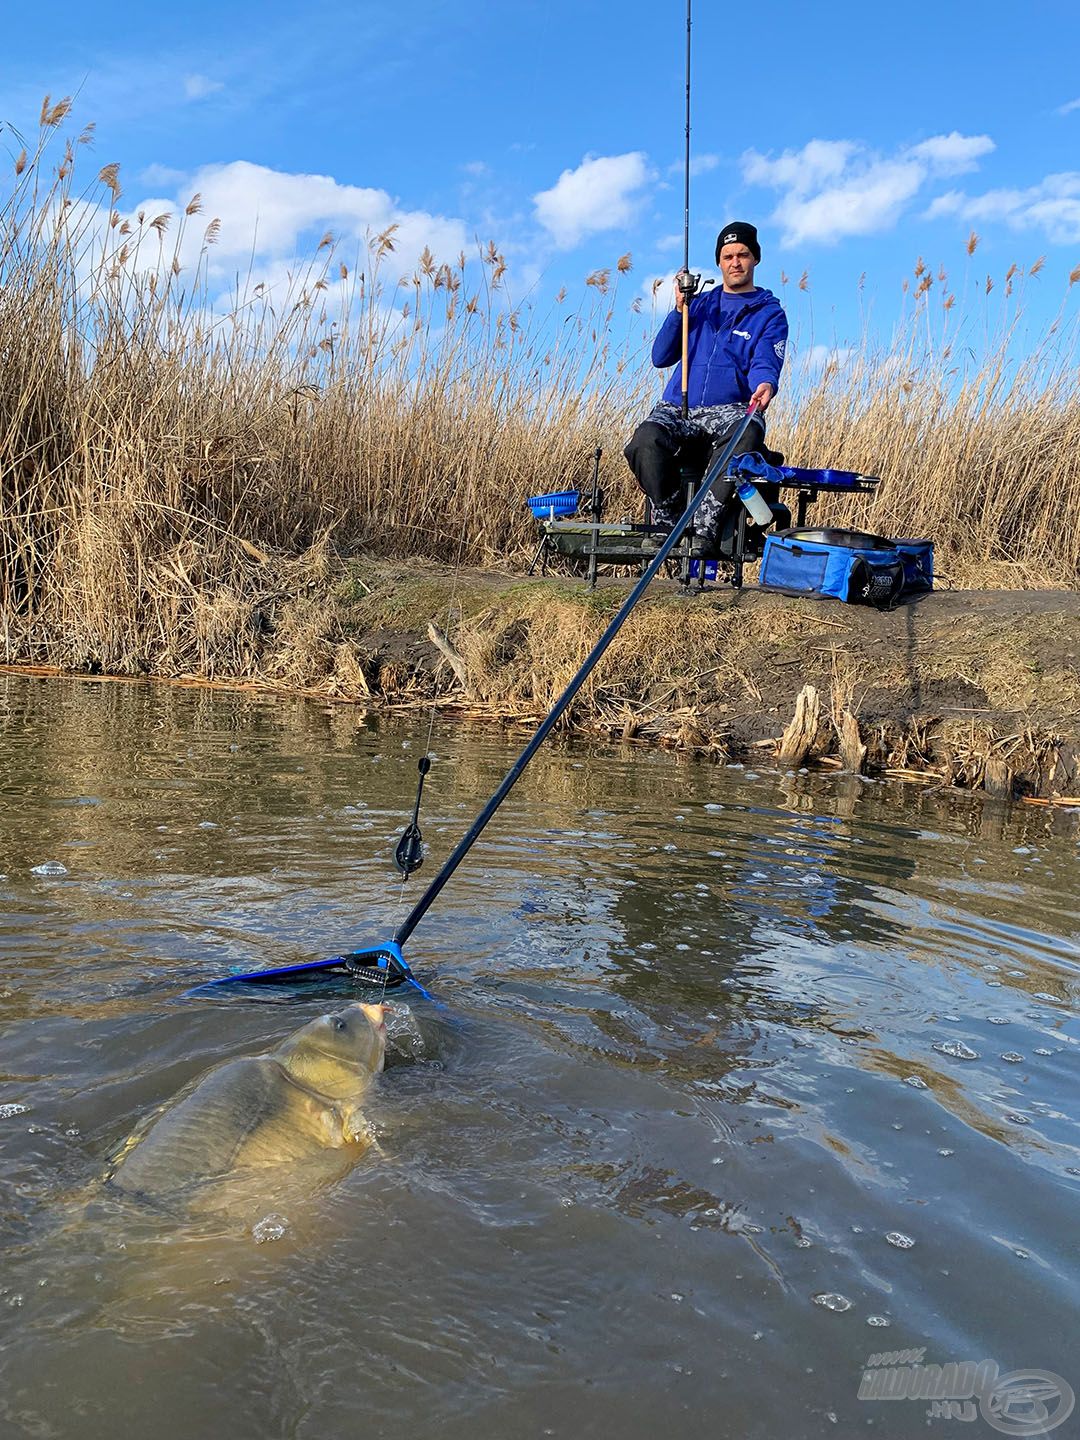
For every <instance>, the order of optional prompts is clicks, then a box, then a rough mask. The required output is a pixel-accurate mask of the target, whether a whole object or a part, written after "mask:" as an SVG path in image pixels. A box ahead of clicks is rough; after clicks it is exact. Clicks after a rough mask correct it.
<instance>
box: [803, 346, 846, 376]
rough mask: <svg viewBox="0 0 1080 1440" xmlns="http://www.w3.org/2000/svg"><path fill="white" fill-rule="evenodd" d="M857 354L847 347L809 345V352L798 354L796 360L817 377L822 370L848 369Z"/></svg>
mask: <svg viewBox="0 0 1080 1440" xmlns="http://www.w3.org/2000/svg"><path fill="white" fill-rule="evenodd" d="M857 353H858V352H857V351H856V350H854V349H853V348H852V347H851V346H849V345H811V347H810V349H809V350H807V351H805V352H804V353H798V354H797V357H796V358H797V359H798V360H799V361H800V362H801V363H802V365H803V368H804V369H806V370H808V371H810V372H811V374H815V375H818V374H820V373H821V372H822V371H823V370H829V369H833V370H848V369H850V368H851V366H852V364H853V362H854V360H855V356H856V354H857Z"/></svg>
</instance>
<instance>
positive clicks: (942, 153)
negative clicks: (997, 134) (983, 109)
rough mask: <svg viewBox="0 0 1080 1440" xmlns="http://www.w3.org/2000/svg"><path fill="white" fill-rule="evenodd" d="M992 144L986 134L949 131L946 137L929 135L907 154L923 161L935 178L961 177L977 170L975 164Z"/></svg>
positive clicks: (990, 148)
mask: <svg viewBox="0 0 1080 1440" xmlns="http://www.w3.org/2000/svg"><path fill="white" fill-rule="evenodd" d="M993 149H994V142H993V140H991V139H990V136H989V135H961V134H960V133H959V131H957V130H952V131H950V133H949V134H948V135H933V136H931V138H930V139H929V140H924V141H923V142H922V143H921V144H920V145H913V146H912V147H911V149H910V150H909V151H908V152H907V153H908V154H909V155H910V156H911V157H912V158H913V159H915V160H925V161H927V163H928V164H929V165H930V168H931V169H932V170H933V171H934V172H935V173H936V174H938V175H963V174H964V173H965V172H966V171H968V170H977V169H978V168H979V167H978V164H977V161H978V160H979V159H980V158H981V157H982V156H983V155H989V154H990V152H991V150H993Z"/></svg>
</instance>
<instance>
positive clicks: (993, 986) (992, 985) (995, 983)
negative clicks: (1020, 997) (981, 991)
mask: <svg viewBox="0 0 1080 1440" xmlns="http://www.w3.org/2000/svg"><path fill="white" fill-rule="evenodd" d="M986 988H987V989H988V990H1000V989H1001V981H1000V980H987V982H986Z"/></svg>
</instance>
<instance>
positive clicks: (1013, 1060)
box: [1001, 1050, 1024, 1065]
mask: <svg viewBox="0 0 1080 1440" xmlns="http://www.w3.org/2000/svg"><path fill="white" fill-rule="evenodd" d="M1001 1058H1002V1060H1007V1061H1008V1062H1009V1064H1010V1065H1022V1064H1023V1063H1024V1057H1023V1056H1022V1055H1019V1054H1017V1052H1016V1051H1015V1050H1006V1051H1005V1053H1004V1055H1002V1057H1001Z"/></svg>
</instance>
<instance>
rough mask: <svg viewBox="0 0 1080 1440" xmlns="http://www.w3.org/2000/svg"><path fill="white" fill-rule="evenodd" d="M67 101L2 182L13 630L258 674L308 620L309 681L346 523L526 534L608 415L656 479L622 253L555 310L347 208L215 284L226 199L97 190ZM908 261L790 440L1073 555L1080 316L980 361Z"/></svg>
mask: <svg viewBox="0 0 1080 1440" xmlns="http://www.w3.org/2000/svg"><path fill="white" fill-rule="evenodd" d="M67 111H68V107H67V104H66V102H59V103H58V104H55V105H53V104H51V103H49V104H47V105H46V106H45V107H43V111H42V132H41V141H40V145H39V147H38V150H37V152H36V153H34V154H31V155H29V156H25V155H24V156H20V157H19V159H18V161H17V162H16V164H15V166H14V167H13V172H12V173H11V175H10V177H9V180H10V183H9V186H8V189H7V192H6V195H3V196H0V614H2V616H3V621H4V627H3V636H4V650H5V654H4V658H5V659H9V660H13V659H18V660H33V659H38V660H44V659H52V660H59V661H62V662H64V663H76V664H78V663H84V662H86V661H93V662H94V663H95V664H97V665H100V666H102V667H104V668H105V669H108V670H113V671H120V672H124V671H127V672H134V671H137V670H139V669H144V670H145V669H150V670H154V671H157V672H162V673H182V672H184V671H186V670H194V671H197V672H199V673H203V674H211V675H212V674H215V673H217V674H226V673H250V672H251V671H252V670H253V669H254V668H257V665H258V656H259V653H260V650H261V648H262V637H263V636H264V635H265V634H266V633H267V629H268V627H270V626H274V625H282V624H285V625H288V626H292V627H293V629H294V630H295V642H296V643H295V647H294V648H295V650H296V652H297V654H298V656H301V655H302V658H301V659H298V660H297V664H296V678H297V679H298V680H299V679H300V678H301V672H302V673H303V675H305V676H308V677H310V676H311V675H316V676H320V675H321V676H323V677H326V676H330V677H333V676H334V674H335V673H336V672H337V671H338V670H340V671H341V672H342V676H343V677H344V676H351V677H352V679H353V680H354V681H355V680H356V678H357V666H358V663H359V662H358V661H357V659H356V657H355V656H354V655H353V654H352V652H351V651H347V650H342V649H341V648H340V647H341V645H342V643H343V640H342V637H341V635H340V634H338V633H336V631H335V628H334V623H333V617H332V615H330V614H329V612H328V611H327V610H326V607H325V606H320V603H319V602H318V600H317V599H316V598H315V594H314V592H315V591H317V590H318V589H319V587H320V586H321V585H322V584H323V583H324V582H325V580H326V577H327V576H328V575H329V574H330V562H329V557H330V556H331V554H332V553H334V552H341V551H343V552H355V551H358V550H366V551H367V552H369V553H372V554H375V555H380V554H381V555H386V556H397V557H408V556H418V557H421V556H422V557H426V558H428V559H431V560H443V561H447V562H454V561H455V560H456V558H457V556H458V552H459V548H460V550H461V555H462V559H463V560H464V561H465V562H466V563H468V564H474V565H475V564H492V563H498V564H507V563H510V564H513V563H519V562H520V560H521V558H522V557H523V556H524V555H525V554H527V553H528V549H529V548H530V541H531V539H532V533H531V523H530V521H529V519H528V516H527V514H526V512H525V510H524V507H523V505H522V504H521V500H522V497H524V496H525V495H527V494H529V493H533V492H536V491H544V490H557V489H562V488H568V487H570V486H575V485H584V484H586V483H587V480H588V476H589V472H590V466H591V457H592V453H593V450H594V448H595V446H596V445H597V444H598V443H599V444H601V445H602V446H603V447H604V451H605V460H604V466H605V471H604V477H603V478H604V484H605V488H606V489H607V491H608V493H609V496H610V503H609V513H619V512H620V511H622V510H624V509H625V510H635V511H636V510H637V508H638V504H639V497H638V496H637V494H636V491H635V488H634V486H633V482H632V480H631V479H630V477H629V474H628V472H627V471H626V469H625V466H624V464H623V462H622V459H621V447H622V443H623V440H624V438H625V436H626V434H627V432H628V430H629V428H630V427H631V424H632V421H633V419H634V417H636V416H640V415H641V414H642V413H643V412H644V410H645V409H646V408H647V406H648V404H649V403H651V400H652V398H653V397H654V396H655V394H656V376H655V375H654V373H653V372H652V371H651V370H650V368H649V367H648V365H647V362H646V361H645V358H644V356H643V354H642V353H641V351H640V336H638V337H637V338H636V339H635V340H634V341H633V342H631V341H630V340H627V341H626V342H625V344H624V345H623V347H622V348H621V349H620V348H618V347H615V348H613V345H612V342H611V341H610V340H609V337H610V336H611V335H612V334H613V333H615V331H616V330H621V329H622V326H621V324H619V325H616V324H615V316H616V313H617V311H618V313H619V314H620V315H624V313H625V309H626V305H625V299H624V300H622V301H620V300H619V296H618V286H619V285H620V283H623V284H625V283H627V282H626V281H625V280H624V279H623V277H624V276H625V275H626V273H627V271H629V269H630V260H629V257H628V256H623V257H622V258H621V260H620V261H619V262H618V264H617V265H615V266H614V267H613V270H612V271H611V272H608V271H600V272H596V273H595V274H593V275H591V276H589V277H588V279H587V281H586V284H585V286H584V287H583V292H582V295H583V298H582V300H581V302H580V304H579V305H578V307H577V308H576V309H574V308H573V307H572V306H570V305H568V304H567V302H566V298H565V296H560V297H559V299H558V300H557V301H556V302H554V305H553V307H552V309H551V310H550V311H547V312H540V311H538V310H535V309H533V308H532V307H531V306H530V305H529V304H528V303H523V304H520V305H518V306H515V305H514V304H513V303H512V302H511V300H510V298H509V296H508V294H507V283H508V282H507V275H506V263H505V261H504V259H503V257H502V256H501V255H500V253H499V252H498V250H497V248H496V247H495V246H494V245H489V246H488V247H487V248H486V250H484V252H483V254H482V255H481V256H480V257H479V258H478V259H477V260H473V261H468V260H467V259H466V257H465V256H463V255H462V256H458V257H455V258H454V259H453V260H452V261H451V262H450V263H445V262H443V261H440V260H438V259H437V258H436V257H433V256H430V255H428V254H427V253H425V254H424V255H423V256H422V257H421V259H420V262H419V264H418V266H417V268H416V271H415V273H414V274H412V275H410V276H406V277H405V278H404V280H403V281H402V282H401V283H400V284H396V283H392V282H391V276H390V271H389V270H388V265H389V263H390V259H391V257H392V255H393V249H394V243H395V240H394V234H393V231H392V230H388V231H386V232H384V233H383V234H381V235H373V236H371V237H370V241H369V255H368V257H367V261H366V264H365V266H364V273H363V274H359V273H353V272H350V271H349V270H348V269H347V267H346V266H344V265H342V264H341V263H340V261H339V259H338V258H337V256H336V255H335V253H334V246H333V242H332V239H329V238H328V240H327V242H326V243H324V245H322V246H320V247H319V250H318V252H317V254H316V256H315V258H314V259H313V261H312V262H311V264H310V265H308V266H307V267H306V269H304V270H303V271H302V272H301V273H298V274H297V275H296V276H295V277H294V279H293V282H292V286H291V289H290V290H289V292H288V294H287V295H280V294H277V295H273V296H272V295H270V294H269V293H268V292H267V291H265V290H264V289H262V287H260V286H258V285H255V284H252V285H250V286H249V287H248V289H247V290H246V291H245V290H244V289H243V287H241V291H240V293H239V294H238V295H237V297H236V299H235V303H234V304H233V305H232V307H231V309H230V310H229V311H228V312H227V313H223V312H222V311H221V310H219V309H215V308H214V305H213V304H212V303H211V299H210V296H211V293H212V291H211V287H210V285H209V281H208V269H207V267H208V257H209V256H210V254H211V253H212V246H213V244H214V243H215V240H216V237H217V223H216V221H214V220H213V219H210V220H209V223H206V220H205V217H201V216H200V213H199V212H200V205H199V202H198V199H197V197H193V199H192V202H191V203H190V204H189V205H188V206H187V210H186V213H185V214H184V215H183V216H181V217H180V218H179V221H178V223H177V225H176V226H174V227H172V228H170V223H169V221H168V219H167V217H162V216H149V215H143V216H142V217H140V218H138V219H137V220H134V221H130V220H127V219H125V218H124V216H123V213H122V210H121V208H120V203H119V202H120V188H119V186H120V181H119V176H118V173H117V171H116V167H114V166H106V167H105V168H104V169H102V170H101V171H100V172H99V174H98V176H97V177H96V180H95V181H94V182H93V183H92V184H91V185H90V186H89V187H88V188H86V189H85V190H83V191H79V190H78V189H76V188H75V187H76V180H75V176H76V160H77V158H78V156H79V154H80V143H81V141H83V140H85V139H87V138H88V135H87V134H85V133H84V135H83V136H80V137H78V139H76V140H73V141H69V142H67V144H66V146H65V145H64V142H63V141H62V139H61V138H60V137H59V134H58V130H57V127H58V126H60V125H61V124H62V122H63V121H64V119H65V117H66V115H67ZM54 152H56V153H54ZM56 159H59V164H58V165H57V164H55V163H54V162H55V160H56ZM50 167H52V168H50ZM203 226H205V228H203V229H202V230H201V239H200V244H199V246H198V247H196V248H197V249H198V250H199V258H198V260H197V261H196V263H195V264H194V266H193V267H191V266H189V267H188V268H187V269H185V268H184V266H183V264H182V263H181V255H182V254H183V255H185V256H186V255H187V254H188V253H189V251H190V248H191V237H192V233H193V227H203ZM969 262H970V263H974V262H971V261H970V257H969ZM1033 268H1034V267H1033ZM916 278H917V280H918V285H917V286H916V287H915V294H914V298H913V301H912V303H913V305H914V309H913V310H912V312H911V315H910V317H909V324H908V326H907V328H906V330H905V333H904V338H903V339H902V340H900V341H898V342H897V344H896V345H894V346H892V347H891V348H890V349H889V352H888V353H887V354H886V353H881V352H877V353H875V352H874V351H872V350H871V349H869V348H867V349H866V350H865V351H864V352H863V353H861V354H860V356H859V357H858V358H857V360H856V361H855V363H854V364H849V365H839V364H834V365H826V366H825V368H824V370H822V371H819V372H817V373H815V374H814V375H813V376H809V377H808V376H805V375H804V377H803V379H802V381H801V382H799V383H795V384H793V385H791V386H790V387H789V393H788V395H787V397H786V399H785V406H781V407H778V413H777V419H776V425H775V428H774V431H773V435H772V438H773V441H774V443H778V444H780V445H781V446H782V448H784V449H785V450H786V451H787V453H788V456H789V458H790V459H791V460H792V461H794V462H796V463H805V464H814V463H817V464H822V463H829V464H832V465H836V466H840V467H848V468H853V469H858V470H861V471H863V472H868V473H879V474H881V475H882V476H884V477H885V483H884V484H883V486H882V489H881V493H880V496H879V497H877V498H876V499H875V500H874V501H873V502H872V503H870V504H869V505H866V504H863V505H861V506H860V505H854V506H850V505H849V506H848V507H847V509H846V510H845V509H842V508H841V509H840V510H838V511H836V512H835V513H836V514H837V515H843V516H846V517H847V518H850V519H853V520H857V521H859V522H860V523H863V524H866V525H868V526H870V527H872V528H875V529H880V530H886V531H890V532H893V533H900V532H902V533H907V534H916V533H920V534H921V533H926V534H931V535H933V536H934V538H935V539H936V541H937V542H938V547H939V560H940V568H941V569H943V570H944V571H945V572H946V573H947V574H948V575H949V576H950V578H952V579H953V580H954V581H956V582H966V583H971V582H977V581H978V580H980V579H985V580H987V581H989V582H991V583H993V584H1010V585H1018V586H1019V585H1033V584H1047V583H1057V584H1063V585H1068V586H1075V585H1076V583H1077V580H1078V579H1080V524H1078V523H1077V522H1078V520H1080V373H1078V371H1077V368H1076V366H1075V364H1073V363H1072V361H1073V360H1074V358H1075V345H1074V340H1075V336H1074V335H1073V334H1072V333H1066V329H1067V327H1065V325H1064V323H1063V322H1062V323H1059V324H1058V325H1057V326H1056V327H1054V328H1053V329H1052V330H1051V331H1050V332H1049V333H1048V334H1047V335H1046V336H1045V337H1044V339H1043V342H1042V343H1041V345H1039V346H1037V347H1036V349H1035V351H1034V353H1033V354H1031V355H1030V356H1029V357H1028V359H1027V361H1026V362H1025V363H1023V364H1020V365H1014V364H1013V363H1012V361H1011V359H1010V357H1011V356H1012V354H1013V351H1014V348H1015V335H1014V334H1013V333H1012V331H1011V330H1010V328H1009V324H1011V323H1012V322H1009V323H1008V324H1006V326H1005V329H1004V330H1002V331H1001V332H1000V333H999V334H997V335H994V334H990V333H988V334H986V335H984V336H983V337H982V341H981V343H980V345H979V347H978V352H977V353H978V355H979V356H980V357H981V358H980V359H979V360H978V363H977V366H976V368H974V369H973V370H972V371H971V373H967V372H966V371H965V370H964V368H963V365H964V363H965V362H964V361H963V358H962V357H963V355H964V354H966V348H969V347H967V339H968V336H967V332H966V331H965V326H968V327H969V328H970V326H971V325H972V324H973V323H974V321H973V320H972V319H971V317H970V316H969V318H968V319H967V320H964V319H963V318H962V316H963V313H964V306H963V305H961V306H960V307H959V309H958V308H957V307H956V306H955V305H954V303H952V301H951V299H950V295H949V292H948V289H947V286H946V285H945V283H944V281H941V277H940V276H939V277H938V280H939V281H941V283H940V285H939V288H938V289H935V288H934V284H936V283H937V282H934V281H931V283H929V284H928V283H927V281H928V278H929V277H928V274H927V273H926V272H925V267H923V271H922V272H920V273H918V274H917V277H916ZM1074 278H1076V277H1075V275H1074ZM629 283H633V282H629ZM798 283H799V289H800V291H805V290H806V288H807V285H806V277H805V276H804V277H803V280H802V281H800V282H798ZM1018 284H1019V280H1017V278H1016V276H1015V275H1014V276H1010V277H1009V278H1008V280H1007V282H1006V285H1007V286H1010V287H1011V286H1015V285H1018ZM942 292H945V293H944V298H942ZM1017 299H1019V292H1018V294H1017ZM965 303H966V302H965ZM1010 303H1011V304H1014V305H1015V303H1016V301H1015V300H1013V301H1010ZM932 305H936V306H937V309H936V310H934V311H933V314H936V315H937V316H938V318H937V320H936V321H934V320H932V318H931V315H932V310H931V307H932ZM1004 313H1006V314H1011V313H1012V312H1011V311H1007V312H1004ZM785 407H786V408H785ZM463 540H464V543H462V541H463ZM299 556H303V557H305V564H306V566H307V572H306V574H307V578H303V577H301V576H299V575H298V573H297V572H296V569H295V565H296V563H298V562H297V561H296V557H299ZM306 589H310V590H312V592H313V593H312V595H311V596H310V597H309V598H310V602H311V603H310V605H307V606H306V607H305V604H302V603H301V600H303V598H304V595H303V593H302V592H304V591H305V590H306ZM286 594H288V595H290V596H291V597H292V598H291V600H290V602H289V604H286V603H285V599H284V596H285V595H286ZM332 608H333V606H332V605H331V606H330V609H331V610H332ZM538 623H539V622H538ZM588 628H589V627H588V626H585V627H584V629H583V633H582V634H581V635H580V636H576V637H561V638H559V639H558V643H557V644H555V650H556V651H558V653H559V654H561V655H564V659H565V663H564V664H561V666H559V667H554V666H553V669H552V673H551V674H548V675H544V676H540V675H538V674H537V675H523V676H519V677H516V679H515V682H514V683H515V685H516V686H517V688H518V690H519V692H520V695H521V696H522V697H526V696H528V698H529V702H530V703H534V704H535V705H536V706H537V707H538V708H542V707H543V706H545V705H546V703H547V702H548V699H549V698H550V697H551V696H552V695H553V694H554V693H555V692H556V691H557V689H558V688H559V684H560V682H561V679H562V678H563V674H564V671H566V669H567V667H571V666H573V665H574V664H576V663H577V658H579V657H580V656H581V655H582V654H583V653H584V648H583V647H585V645H586V638H587V637H586V634H585V633H584V632H585V630H587V629H588ZM627 635H628V639H627V642H626V643H627V644H632V643H634V642H633V640H632V632H631V631H629V630H628V632H627ZM702 638H703V637H696V638H694V640H693V643H695V644H696V643H697V641H698V640H701V639H702ZM687 646H688V655H687V663H688V665H689V666H690V667H691V668H693V667H694V665H695V664H696V663H697V660H698V659H699V658H700V657H699V656H697V657H694V656H691V655H690V653H689V650H690V648H692V644H691V640H689V639H688V641H687ZM278 649H279V650H280V646H279V647H278ZM556 670H557V671H558V673H557V674H556V673H555V671H556ZM280 678H281V679H282V681H283V682H284V681H285V680H286V679H287V678H288V677H287V676H286V675H285V674H284V673H282V674H281V676H280ZM615 703H616V702H615V700H614V699H613V701H612V704H615Z"/></svg>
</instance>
